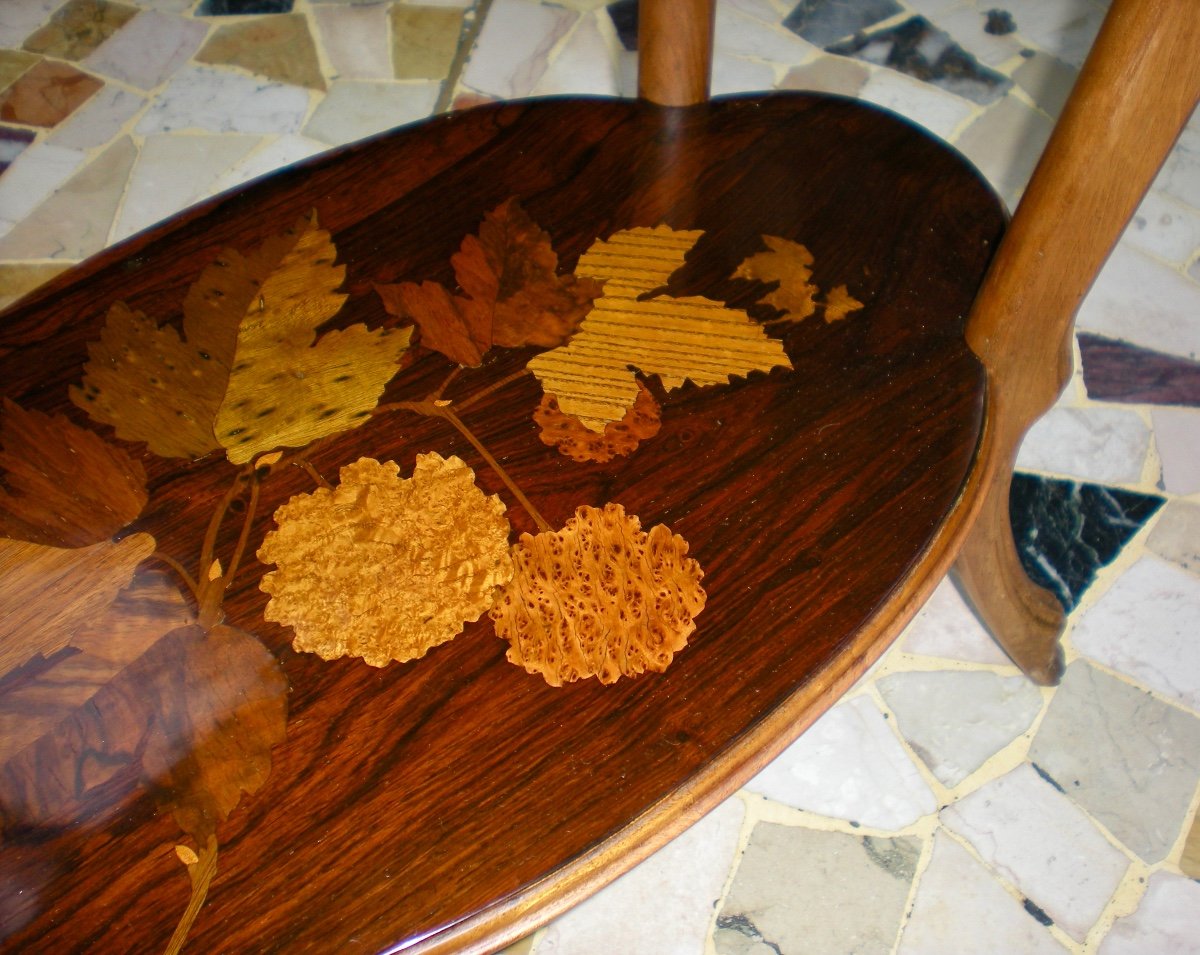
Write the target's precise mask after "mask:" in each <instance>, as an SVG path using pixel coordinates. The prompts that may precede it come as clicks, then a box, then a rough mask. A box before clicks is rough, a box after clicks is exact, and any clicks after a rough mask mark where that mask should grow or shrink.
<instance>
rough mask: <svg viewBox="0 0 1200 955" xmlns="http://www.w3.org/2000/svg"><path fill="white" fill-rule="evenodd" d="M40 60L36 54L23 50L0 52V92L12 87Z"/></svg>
mask: <svg viewBox="0 0 1200 955" xmlns="http://www.w3.org/2000/svg"><path fill="white" fill-rule="evenodd" d="M41 59H42V58H41V57H40V56H38V55H37V54H36V53H26V52H25V51H24V50H0V92H3V91H4V90H6V89H8V88H9V87H10V86H12V85H13V83H15V82H16V81H17V80H19V79H20V78H21V77H22V76H24V75H25V73H27V72H28V71H29V69H30V67H32V66H34V65H35V64H36V63H38V62H40V61H41Z"/></svg>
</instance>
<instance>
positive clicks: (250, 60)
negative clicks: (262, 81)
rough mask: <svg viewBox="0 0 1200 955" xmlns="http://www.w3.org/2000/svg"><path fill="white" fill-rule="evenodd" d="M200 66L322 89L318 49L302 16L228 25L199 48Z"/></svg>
mask: <svg viewBox="0 0 1200 955" xmlns="http://www.w3.org/2000/svg"><path fill="white" fill-rule="evenodd" d="M195 58H196V61H197V62H199V63H211V64H215V65H224V66H240V67H241V68H242V69H244V70H248V71H249V72H251V73H255V74H257V75H259V76H265V77H268V78H269V79H272V80H278V81H279V82H280V83H288V84H291V85H293V86H304V87H307V88H308V89H314V90H323V89H325V78H324V77H323V76H322V75H321V67H320V64H319V63H318V62H317V48H316V45H315V44H314V43H313V38H312V34H311V33H309V31H308V18H307V17H306V16H304V14H302V13H288V14H278V15H275V16H270V17H261V18H259V19H256V20H245V21H243V22H240V23H227V24H225V25H224V26H222V27H220V28H218V29H217V31H216V33H214V34H213V35H212V37H211V38H210V39H209V40H208V42H207V43H205V44H204V46H203V47H201V48H200V52H199V53H197V54H196V57H195Z"/></svg>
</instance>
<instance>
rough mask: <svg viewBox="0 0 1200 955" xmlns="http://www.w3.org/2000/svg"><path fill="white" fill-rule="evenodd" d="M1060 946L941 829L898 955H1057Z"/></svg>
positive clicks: (1061, 951)
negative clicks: (1005, 954)
mask: <svg viewBox="0 0 1200 955" xmlns="http://www.w3.org/2000/svg"><path fill="white" fill-rule="evenodd" d="M1065 951H1066V949H1064V948H1063V946H1062V945H1061V944H1059V942H1058V941H1056V940H1055V939H1054V937H1053V936H1052V935H1051V934H1050V933H1049V932H1048V931H1046V927H1045V926H1044V925H1042V924H1041V923H1040V922H1038V921H1037V920H1036V919H1035V918H1034V917H1033V916H1032V915H1030V914H1029V912H1028V911H1027V910H1026V909H1025V907H1024V906H1022V905H1021V903H1020V902H1018V901H1017V900H1016V899H1015V898H1014V897H1013V896H1012V895H1010V894H1009V893H1008V892H1007V891H1005V889H1004V888H1003V887H1002V886H1001V885H1000V883H999V882H997V881H996V879H995V877H994V876H993V875H992V874H991V873H990V872H988V870H987V869H986V868H985V867H984V866H982V865H980V864H979V862H977V861H976V860H975V859H974V858H973V857H972V856H971V854H970V853H969V852H967V850H966V849H964V848H963V847H962V846H960V845H959V844H958V843H957V842H955V841H954V839H952V838H951V837H950V836H948V835H946V833H945V832H944V831H942V830H939V831H938V832H936V833H934V836H933V855H932V858H931V859H930V860H929V865H928V866H927V867H926V869H925V871H924V872H923V873H922V874H921V877H920V882H919V883H918V885H917V892H916V898H915V901H914V904H913V907H912V913H911V914H910V915H909V917H908V921H907V922H906V923H905V925H904V930H903V932H902V934H901V936H900V946H899V948H897V950H896V952H897V955H949V953H951V952H953V953H954V955H1000V953H1008V952H1011V953H1017V952H1019V953H1021V955H1062V953H1064V952H1065Z"/></svg>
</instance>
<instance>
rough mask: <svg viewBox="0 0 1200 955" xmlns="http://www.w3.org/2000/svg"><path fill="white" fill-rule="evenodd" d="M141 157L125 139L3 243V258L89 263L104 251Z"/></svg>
mask: <svg viewBox="0 0 1200 955" xmlns="http://www.w3.org/2000/svg"><path fill="white" fill-rule="evenodd" d="M136 154H137V150H136V149H135V147H134V145H133V142H132V141H131V140H130V138H129V137H128V136H122V137H121V138H120V139H118V140H117V141H116V142H114V143H113V144H112V145H111V146H109V147H108V148H107V149H106V150H104V152H102V153H101V154H100V155H99V156H97V157H96V158H95V159H93V160H92V161H91V162H90V163H88V164H87V165H86V166H84V167H83V168H82V169H81V170H80V171H79V172H77V173H76V174H75V175H74V176H72V177H71V178H70V179H69V180H67V181H66V182H65V183H64V184H63V185H62V187H61V188H59V190H58V191H57V192H56V193H55V194H54V195H52V196H50V197H49V198H48V199H47V200H46V201H45V202H43V203H42V204H41V205H40V206H38V207H37V208H36V209H35V210H33V212H32V213H30V215H29V216H27V217H26V218H24V219H22V220H21V221H20V222H18V223H17V224H16V226H15V227H14V228H13V230H12V231H11V232H9V233H8V235H6V236H5V237H4V238H3V239H0V258H30V259H67V260H77V259H85V258H87V257H88V256H89V255H94V254H95V253H97V252H99V251H100V250H101V249H103V248H104V247H105V245H106V244H107V242H108V233H109V229H110V228H111V227H112V223H113V217H114V216H115V215H116V212H117V204H118V203H119V202H120V201H121V196H122V195H123V194H124V192H125V184H126V183H127V182H128V180H129V172H130V169H132V167H133V160H134V157H135V156H136Z"/></svg>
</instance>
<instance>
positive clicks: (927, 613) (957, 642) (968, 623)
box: [902, 578, 1009, 664]
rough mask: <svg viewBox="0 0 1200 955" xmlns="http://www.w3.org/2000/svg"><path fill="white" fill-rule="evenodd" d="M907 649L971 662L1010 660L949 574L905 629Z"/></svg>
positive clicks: (905, 647)
mask: <svg viewBox="0 0 1200 955" xmlns="http://www.w3.org/2000/svg"><path fill="white" fill-rule="evenodd" d="M902 645H903V647H904V650H905V651H906V652H907V653H915V654H918V655H920V656H926V657H943V658H944V659H947V660H964V661H967V662H969V663H994V664H1004V663H1008V662H1009V660H1008V657H1007V656H1006V655H1005V653H1004V651H1003V650H1001V649H1000V646H999V645H998V644H997V643H996V641H995V640H993V639H992V637H991V635H990V634H989V633H988V632H987V630H986V629H984V626H983V624H982V623H980V622H979V618H978V617H976V616H975V613H974V612H973V611H972V610H971V608H970V607H969V606H968V605H967V602H966V601H965V600H964V599H963V596H962V594H961V593H959V591H958V588H957V587H955V586H954V584H953V583H952V582H951V580H950V579H949V578H946V579H945V580H943V581H942V582H941V583H940V584H938V586H937V589H936V590H934V592H933V595H932V596H931V597H930V598H929V600H927V601H926V602H925V606H924V607H922V608H921V609H920V611H919V612H918V613H917V615H916V617H914V618H913V621H912V623H910V624H909V625H908V628H907V629H906V630H905V631H904V636H903V640H902Z"/></svg>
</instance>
